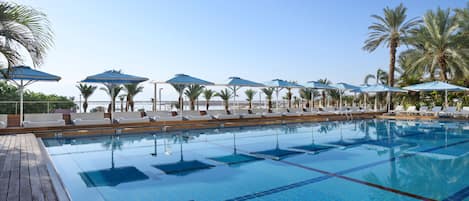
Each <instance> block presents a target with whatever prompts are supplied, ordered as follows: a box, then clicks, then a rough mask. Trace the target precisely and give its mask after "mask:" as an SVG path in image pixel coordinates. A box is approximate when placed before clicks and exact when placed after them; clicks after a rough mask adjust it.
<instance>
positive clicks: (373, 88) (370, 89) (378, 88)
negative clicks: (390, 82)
mask: <svg viewBox="0 0 469 201" xmlns="http://www.w3.org/2000/svg"><path fill="white" fill-rule="evenodd" d="M359 91H360V92H363V93H377V92H407V90H403V89H400V88H397V87H390V86H387V85H383V84H376V85H369V86H364V87H361V88H360V90H359Z"/></svg>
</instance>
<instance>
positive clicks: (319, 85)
mask: <svg viewBox="0 0 469 201" xmlns="http://www.w3.org/2000/svg"><path fill="white" fill-rule="evenodd" d="M303 86H304V87H306V88H311V89H337V88H335V87H332V86H329V85H327V84H323V83H320V82H316V81H309V82H306V84H303ZM312 96H313V97H312V99H313V101H314V93H312ZM313 103H314V102H313ZM313 106H314V104H313Z"/></svg>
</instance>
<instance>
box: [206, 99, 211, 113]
mask: <svg viewBox="0 0 469 201" xmlns="http://www.w3.org/2000/svg"><path fill="white" fill-rule="evenodd" d="M209 102H210V100H207V102H206V103H205V110H207V111H208V107H209V106H210V104H209Z"/></svg>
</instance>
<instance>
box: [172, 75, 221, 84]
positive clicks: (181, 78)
mask: <svg viewBox="0 0 469 201" xmlns="http://www.w3.org/2000/svg"><path fill="white" fill-rule="evenodd" d="M166 83H168V84H180V85H191V84H199V85H214V83H213V82H209V81H205V80H202V79H199V78H195V77H192V76H189V75H185V74H176V75H175V76H174V77H173V78H171V79H169V80H167V81H166Z"/></svg>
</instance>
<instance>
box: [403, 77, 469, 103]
mask: <svg viewBox="0 0 469 201" xmlns="http://www.w3.org/2000/svg"><path fill="white" fill-rule="evenodd" d="M404 89H406V90H410V91H445V107H446V108H447V107H448V91H468V90H469V88H466V87H461V86H458V85H454V84H448V83H446V82H441V81H433V82H426V83H421V84H416V85H411V86H407V87H404Z"/></svg>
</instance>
